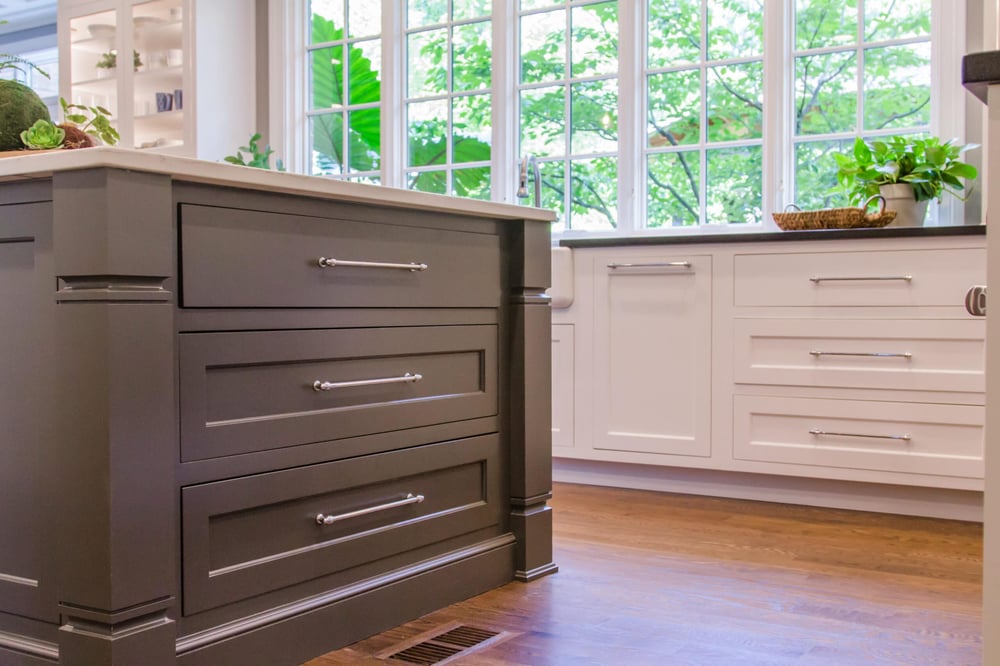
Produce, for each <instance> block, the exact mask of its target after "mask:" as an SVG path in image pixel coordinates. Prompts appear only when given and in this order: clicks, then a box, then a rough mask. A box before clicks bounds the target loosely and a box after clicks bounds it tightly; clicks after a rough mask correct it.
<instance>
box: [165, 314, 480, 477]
mask: <svg viewBox="0 0 1000 666" xmlns="http://www.w3.org/2000/svg"><path fill="white" fill-rule="evenodd" d="M179 345H180V348H179V356H180V405H181V410H180V412H181V459H182V460H184V461H192V460H203V459H206V458H215V457H219V456H226V455H233V454H238V453H250V452H254V451H264V450H269V449H275V448H280V447H286V446H295V445H299V444H308V443H313V442H321V441H328V440H334V439H342V438H345V437H357V436H360V435H370V434H375V433H384V432H391V431H396V430H404V429H407V428H414V427H419V426H427V425H433V424H437V423H447V422H453V421H461V420H466V419H473V418H481V417H486V416H493V415H495V414H496V413H497V329H496V327H495V326H492V325H482V326H419V327H400V328H359V329H321V330H306V331H252V332H234V333H186V334H183V335H181V336H180V343H179ZM407 375H409V378H410V379H416V378H417V376H419V380H418V381H406V379H407ZM397 379H398V380H400V381H394V380H397ZM316 382H330V383H333V384H337V386H336V387H335V388H332V389H330V390H326V391H322V390H316V389H315V384H316Z"/></svg>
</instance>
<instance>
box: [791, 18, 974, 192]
mask: <svg viewBox="0 0 1000 666" xmlns="http://www.w3.org/2000/svg"><path fill="white" fill-rule="evenodd" d="M834 10H836V11H834ZM930 34H931V0H856V1H855V2H836V3H834V2H832V0H796V2H795V35H794V43H793V51H792V57H793V62H794V100H793V103H794V116H793V118H794V125H793V127H792V128H791V129H792V137H793V138H792V141H793V146H794V147H793V150H794V164H795V173H794V182H795V197H794V199H795V201H796V202H797V203H799V204H800V205H803V206H804V207H808V208H822V207H829V206H834V205H843V201H842V197H838V196H836V195H833V194H831V193H830V189H831V188H832V187H833V186H834V185H835V184H836V179H835V178H834V176H833V174H835V173H836V170H837V167H836V163H835V162H834V159H833V154H834V153H837V152H844V151H849V150H850V146H851V144H852V143H853V140H854V137H855V136H878V135H880V134H883V135H884V134H917V133H921V132H926V131H928V130H929V128H930V123H931V75H930V72H931V40H930ZM956 75H957V73H956ZM859 91H861V94H859ZM944 138H945V139H948V138H951V137H944Z"/></svg>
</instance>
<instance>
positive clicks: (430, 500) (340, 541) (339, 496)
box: [181, 435, 502, 615]
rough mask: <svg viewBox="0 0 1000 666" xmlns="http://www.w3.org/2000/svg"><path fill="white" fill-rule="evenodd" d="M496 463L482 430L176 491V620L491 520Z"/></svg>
mask: <svg viewBox="0 0 1000 666" xmlns="http://www.w3.org/2000/svg"><path fill="white" fill-rule="evenodd" d="M499 457H500V456H499V439H498V437H497V436H496V435H486V436H482V437H473V438H469V439H464V440H457V441H453V442H444V443H441V444H432V445H428V446H420V447H414V448H411V449H405V450H402V451H395V452H391V453H382V454H377V455H370V456H362V457H359V458H353V459H350V460H343V461H338V462H331V463H323V464H318V465H310V466H308V467H300V468H295V469H289V470H282V471H278V472H270V473H267V474H257V475H254V476H249V477H243V478H238V479H231V480H227V481H218V482H213V483H205V484H201V485H196V486H188V487H186V488H183V489H182V490H181V503H182V507H181V512H182V531H183V558H184V561H183V568H184V575H183V580H184V589H183V599H184V601H183V608H184V614H185V615H190V614H192V613H197V612H200V611H204V610H207V609H210V608H215V607H217V606H221V605H223V604H227V603H230V602H233V601H237V600H240V599H245V598H249V597H251V596H255V595H258V594H262V593H264V592H269V591H272V590H276V589H280V588H282V587H286V586H289V585H293V584H296V583H300V582H303V581H307V580H312V579H315V578H319V577H321V576H325V575H328V574H332V573H336V572H338V571H344V570H346V569H349V568H351V567H355V566H358V565H361V564H365V563H368V562H374V561H376V560H379V559H382V558H385V557H389V556H392V555H397V554H399V553H404V552H406V551H409V550H413V549H416V548H420V547H423V546H428V545H431V544H434V543H437V542H440V541H444V540H446V539H451V538H453V537H457V536H460V535H462V534H466V533H469V532H473V531H476V530H481V529H483V528H488V527H490V526H493V525H499V523H500V521H501V515H502V513H501V510H502V507H501V497H500V493H501V488H502V483H501V478H500V463H499ZM321 514H322V516H323V517H324V518H326V523H325V524H321V523H320V521H319V519H318V517H319V516H320V515H321Z"/></svg>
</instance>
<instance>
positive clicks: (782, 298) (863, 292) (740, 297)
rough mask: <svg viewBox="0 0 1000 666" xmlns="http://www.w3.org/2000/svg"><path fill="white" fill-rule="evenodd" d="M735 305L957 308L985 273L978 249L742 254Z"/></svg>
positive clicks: (738, 260)
mask: <svg viewBox="0 0 1000 666" xmlns="http://www.w3.org/2000/svg"><path fill="white" fill-rule="evenodd" d="M733 270H734V289H735V294H734V303H735V305H737V306H789V307H796V306H881V307H903V306H953V307H958V306H961V305H962V303H963V302H964V298H965V292H966V290H967V289H968V288H969V286H970V285H973V284H980V283H982V281H983V278H984V276H985V275H986V252H985V250H983V249H981V248H956V249H941V250H897V251H871V252H857V251H849V252H796V253H787V254H745V255H737V256H736V257H735V258H734V267H733Z"/></svg>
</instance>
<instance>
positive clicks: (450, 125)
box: [403, 0, 493, 199]
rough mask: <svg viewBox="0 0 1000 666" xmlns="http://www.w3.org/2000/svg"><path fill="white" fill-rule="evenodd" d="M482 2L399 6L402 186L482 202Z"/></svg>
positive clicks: (487, 72) (488, 106) (487, 44)
mask: <svg viewBox="0 0 1000 666" xmlns="http://www.w3.org/2000/svg"><path fill="white" fill-rule="evenodd" d="M491 8H492V2H491V1H490V0H407V4H406V31H405V32H406V77H405V81H406V93H405V98H404V102H403V103H404V108H405V112H406V166H405V173H406V186H407V187H409V188H411V189H415V190H421V191H424V192H436V193H439V194H456V195H459V196H466V197H473V198H476V199H489V198H490V192H491V190H490V157H491V152H492V150H491V146H492V145H493V138H492V91H491V88H492V66H493V59H492V49H491V42H492V33H491V30H492V22H491V21H490V12H491Z"/></svg>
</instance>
